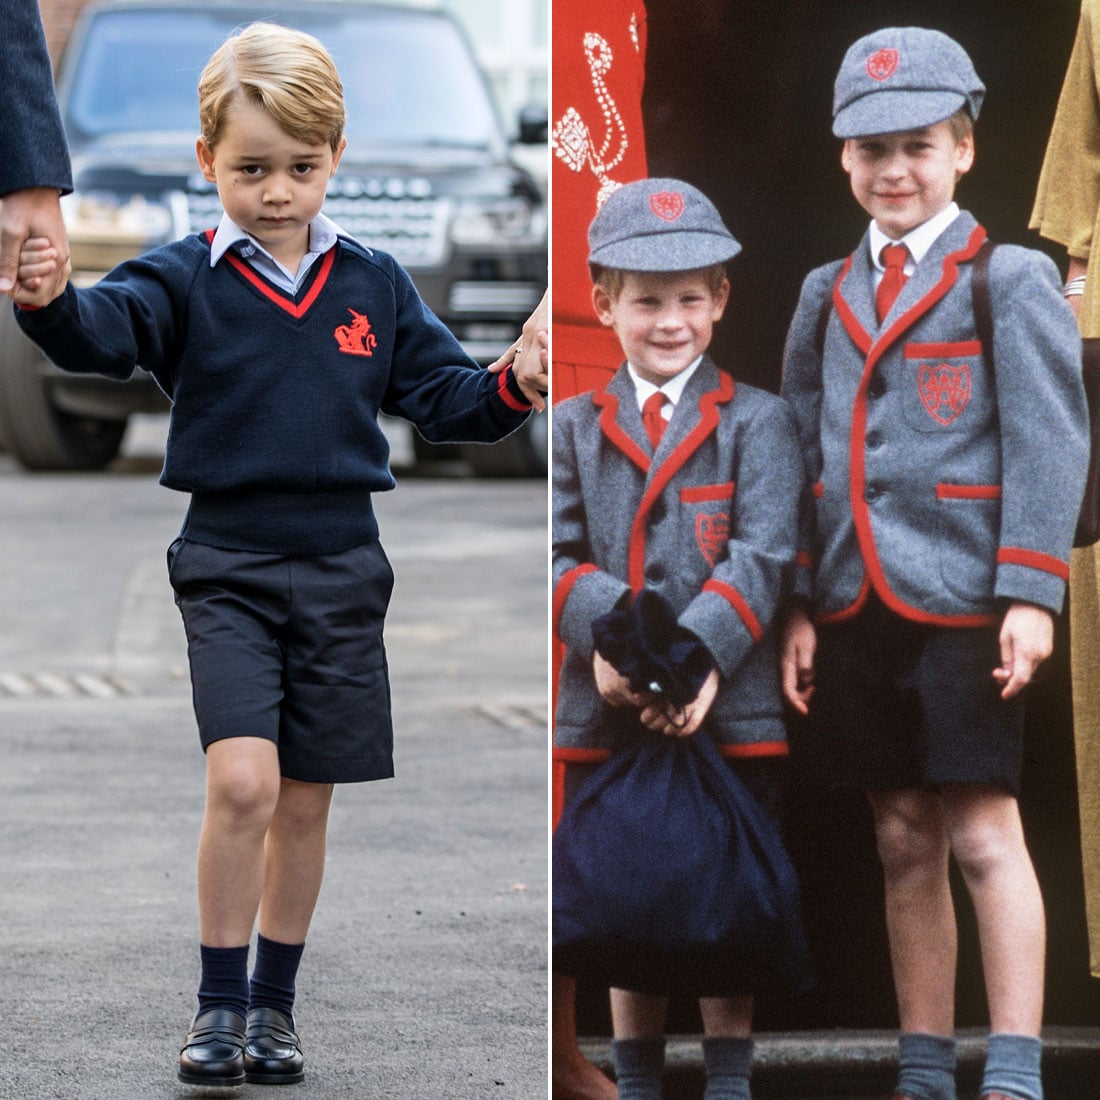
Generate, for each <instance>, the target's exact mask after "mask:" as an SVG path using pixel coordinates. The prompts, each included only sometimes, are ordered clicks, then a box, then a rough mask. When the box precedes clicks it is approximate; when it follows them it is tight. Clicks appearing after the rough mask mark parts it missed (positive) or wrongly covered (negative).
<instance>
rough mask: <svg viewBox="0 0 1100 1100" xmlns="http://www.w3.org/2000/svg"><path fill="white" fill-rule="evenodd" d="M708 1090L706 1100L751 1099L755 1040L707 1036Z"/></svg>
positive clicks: (705, 1063) (704, 1060)
mask: <svg viewBox="0 0 1100 1100" xmlns="http://www.w3.org/2000/svg"><path fill="white" fill-rule="evenodd" d="M703 1065H704V1066H706V1070H707V1091H706V1092H705V1093H704V1094H703V1100H751V1093H750V1092H749V1078H750V1076H751V1074H752V1040H751V1039H730V1038H715V1039H706V1038H704V1039H703Z"/></svg>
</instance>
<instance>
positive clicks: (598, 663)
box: [592, 652, 653, 707]
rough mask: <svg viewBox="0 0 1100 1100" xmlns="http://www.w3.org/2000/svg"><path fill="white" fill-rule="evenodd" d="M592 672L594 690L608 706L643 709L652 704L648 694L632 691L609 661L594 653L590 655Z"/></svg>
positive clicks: (627, 682) (627, 681) (628, 683)
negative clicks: (594, 676)
mask: <svg viewBox="0 0 1100 1100" xmlns="http://www.w3.org/2000/svg"><path fill="white" fill-rule="evenodd" d="M592 670H593V671H594V672H595V674H596V690H597V691H598V692H599V693H600V696H601V697H602V698H603V700H604V702H606V703H608V704H609V705H610V706H613V707H644V706H647V705H648V704H649V703H650V702H652V700H653V696H652V695H651V694H650V693H648V692H646V693H644V694H641V693H639V692H636V691H634V690H633V689H632V688H631V686H630V681H629V680H628V679H627V678H626V677H625V676H624V675H623V674H622V673H621V672H620V671H619V670H618V669H617V668H616V667H615V666H614V665H613V664H612V663H611V662H610V661H608V660H605V659H604V658H603V657H601V656H600V655H599V653H596V652H594V653H593V654H592Z"/></svg>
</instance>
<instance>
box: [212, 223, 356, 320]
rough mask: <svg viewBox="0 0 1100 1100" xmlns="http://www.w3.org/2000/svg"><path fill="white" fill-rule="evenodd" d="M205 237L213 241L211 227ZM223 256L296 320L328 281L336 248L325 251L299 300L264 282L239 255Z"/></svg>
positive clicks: (315, 299)
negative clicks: (312, 278) (304, 293)
mask: <svg viewBox="0 0 1100 1100" xmlns="http://www.w3.org/2000/svg"><path fill="white" fill-rule="evenodd" d="M206 239H207V241H208V242H209V243H211V244H213V243H214V230H213V229H208V230H207V231H206ZM223 258H224V259H226V260H228V261H229V264H230V266H231V267H232V268H233V269H234V270H235V271H237V272H239V273H240V274H241V275H243V276H244V277H245V278H246V279H247V280H248V281H249V282H250V283H251V284H252V285H253V286H254V287H255V288H256V289H257V290H258V291H259V292H260V293H261V294H262V295H263V296H264V297H265V298H266V299H267V300H268V301H269V302H274V303H275V304H276V305H277V306H278V307H279V308H280V309H282V310H285V311H286V312H287V313H289V314H290V316H291V317H293V318H294V319H295V320H298V319H300V318H302V317H304V316H305V315H306V314H307V313H308V312H309V307H310V306H312V305H313V303H314V302H315V301H317V295H318V294H320V293H321V291H322V290H323V289H324V286H325V283H326V282H328V276H329V272H330V271H331V270H332V265H333V263H334V262H335V260H336V249H335V247H333V248H330V249H329V250H328V251H327V252H326V253H325V257H324V259H323V260H322V261H321V268H320V271H319V272H318V273H317V276H316V278H315V279H314V280H313V286H311V287H310V288H309V293H308V294H307V295H306V296H305V297H304V298H303V299H302V300H301V301H300V302H295V301H294V300H293V299H292V298H288V297H286V295H284V294H282V293H280V292H279V291H278V290H276V289H275V288H274V287H273V286H271V285H269V284H268V283H266V282H264V280H263V279H262V278H261V277H260V276H259V275H258V274H257V273H256V272H255V271H253V270H252V268H251V267H249V266H248V264H246V263H245V262H244V260H242V259H241V258H240V256H236V255H234V254H233V253H232V252H227V253H226V254H225V256H224V257H223Z"/></svg>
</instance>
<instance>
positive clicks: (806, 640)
mask: <svg viewBox="0 0 1100 1100" xmlns="http://www.w3.org/2000/svg"><path fill="white" fill-rule="evenodd" d="M816 651H817V631H816V630H814V624H813V622H812V621H811V619H810V616H809V615H808V614H807V613H806V609H805V608H804V607H802V606H801V605H800V604H796V605H795V606H793V607H792V608H791V609H790V610H789V611H788V612H787V615H786V617H785V618H784V620H783V630H782V636H781V638H780V648H779V670H780V674H781V675H782V678H783V695H784V696H785V697H786V699H787V702H788V703H790V704H791V706H792V707H794V709H795V710H796V711H798V713H799V714H809V712H810V699H812V698H813V694H814V654H815V653H816Z"/></svg>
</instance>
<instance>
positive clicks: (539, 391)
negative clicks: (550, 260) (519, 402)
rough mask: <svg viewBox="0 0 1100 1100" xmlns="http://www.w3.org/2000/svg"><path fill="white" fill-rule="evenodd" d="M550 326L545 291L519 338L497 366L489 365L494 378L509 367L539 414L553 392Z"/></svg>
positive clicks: (496, 363) (497, 362)
mask: <svg viewBox="0 0 1100 1100" xmlns="http://www.w3.org/2000/svg"><path fill="white" fill-rule="evenodd" d="M548 324H549V303H548V300H547V294H546V292H545V291H544V292H543V295H542V300H541V301H540V302H539V304H538V305H537V306H536V307H535V311H534V312H533V313H532V314H531V316H530V317H528V318H527V320H526V321H524V322H523V331H522V335H521V336H520V338H519V339H518V340H517V341H516V342H515V343H514V344H513V345H512V346H511V347H510V348H509V349H508V350H507V351H506V352H505V353H504V354H503V355H502V356H501V357H500V358H499V359H498V360H497V361H496V362H495V363H490V364H489V370H490V371H491V372H492V373H493V374H498V373H499V372H500V371H502V370H504V368H505V367H507V366H509V365H510V366H511V367H512V373H513V374H514V375H515V379H516V383H517V385H518V386H519V388H520V389H521V390H522V391H523V395H524V397H526V398H527V400H528V401H530V402H531V406H532V407H533V408H534V409H535V410H536V411H537V412H543V411H544V410H545V408H546V401H545V396H546V393H547V391H548V390H549V389H550V336H549V333H548V331H547V327H548Z"/></svg>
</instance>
